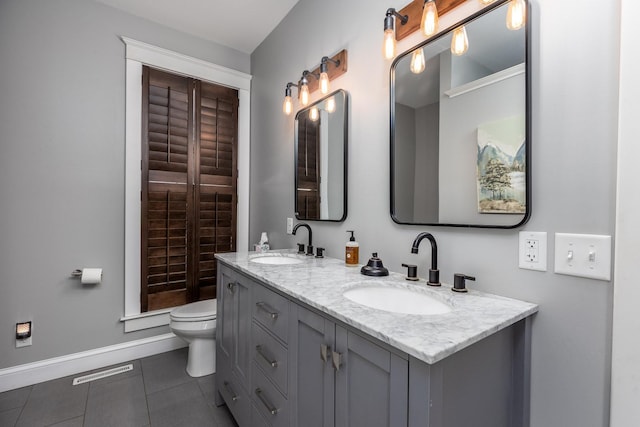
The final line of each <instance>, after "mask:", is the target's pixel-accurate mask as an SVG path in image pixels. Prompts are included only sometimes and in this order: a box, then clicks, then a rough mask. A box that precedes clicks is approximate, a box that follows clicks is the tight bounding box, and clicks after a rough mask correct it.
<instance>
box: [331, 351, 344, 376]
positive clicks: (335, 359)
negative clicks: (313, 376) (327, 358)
mask: <svg viewBox="0 0 640 427" xmlns="http://www.w3.org/2000/svg"><path fill="white" fill-rule="evenodd" d="M331 362H332V363H333V368H334V369H335V370H336V371H339V370H340V366H341V365H342V354H341V353H336V352H335V351H332V352H331Z"/></svg>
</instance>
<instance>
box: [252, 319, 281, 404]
mask: <svg viewBox="0 0 640 427" xmlns="http://www.w3.org/2000/svg"><path fill="white" fill-rule="evenodd" d="M252 329H253V346H254V353H253V360H255V362H256V364H257V365H258V366H260V367H261V368H262V370H263V371H264V373H265V375H266V376H267V378H269V379H270V380H271V381H273V383H274V384H275V385H276V387H278V388H279V389H280V391H281V392H282V393H283V394H284V395H286V394H287V372H288V366H289V363H288V360H287V358H288V354H287V349H286V347H284V346H283V345H282V344H280V343H279V342H278V340H276V339H275V338H274V337H273V336H271V334H269V333H268V332H267V331H265V330H264V329H263V328H262V327H261V326H260V325H259V324H258V323H256V322H254V323H253V326H252Z"/></svg>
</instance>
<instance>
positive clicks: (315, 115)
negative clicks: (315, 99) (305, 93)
mask: <svg viewBox="0 0 640 427" xmlns="http://www.w3.org/2000/svg"><path fill="white" fill-rule="evenodd" d="M309 118H310V119H311V121H312V122H316V121H318V119H319V118H320V112H319V111H318V107H316V106H313V107H311V109H310V110H309Z"/></svg>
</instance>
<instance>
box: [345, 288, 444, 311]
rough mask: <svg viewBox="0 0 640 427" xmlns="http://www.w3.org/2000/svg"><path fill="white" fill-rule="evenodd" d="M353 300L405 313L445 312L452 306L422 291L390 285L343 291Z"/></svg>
mask: <svg viewBox="0 0 640 427" xmlns="http://www.w3.org/2000/svg"><path fill="white" fill-rule="evenodd" d="M343 295H344V297H345V298H347V299H350V300H351V301H353V302H355V303H358V304H361V305H366V306H367V307H371V308H375V309H378V310H384V311H390V312H393V313H404V314H422V315H433V314H445V313H448V312H450V311H451V309H452V307H451V306H450V305H448V304H445V303H443V302H442V301H439V300H438V299H436V298H433V297H430V296H429V295H426V294H423V293H421V292H414V291H411V290H409V289H404V288H393V287H388V286H363V287H359V288H353V289H350V290H348V291H346V292H344V293H343Z"/></svg>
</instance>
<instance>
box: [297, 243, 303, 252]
mask: <svg viewBox="0 0 640 427" xmlns="http://www.w3.org/2000/svg"><path fill="white" fill-rule="evenodd" d="M298 253H299V254H303V253H304V243H298Z"/></svg>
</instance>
